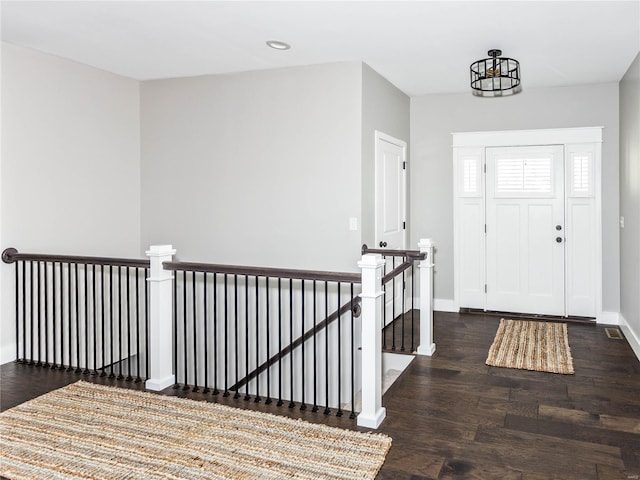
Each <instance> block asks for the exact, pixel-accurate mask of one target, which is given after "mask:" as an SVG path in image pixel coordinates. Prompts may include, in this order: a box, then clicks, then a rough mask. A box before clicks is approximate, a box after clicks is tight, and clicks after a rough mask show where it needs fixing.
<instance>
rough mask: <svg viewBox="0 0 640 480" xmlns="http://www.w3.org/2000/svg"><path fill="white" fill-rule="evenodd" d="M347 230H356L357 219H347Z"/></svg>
mask: <svg viewBox="0 0 640 480" xmlns="http://www.w3.org/2000/svg"><path fill="white" fill-rule="evenodd" d="M349 230H352V231H356V230H358V218H357V217H349Z"/></svg>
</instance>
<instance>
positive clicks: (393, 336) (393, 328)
mask: <svg viewBox="0 0 640 480" xmlns="http://www.w3.org/2000/svg"><path fill="white" fill-rule="evenodd" d="M395 268H396V257H394V256H392V257H391V271H392V272H393V270H395ZM391 287H392V290H391V292H392V293H391V295H392V296H393V297H392V299H391V339H392V340H391V350H395V349H396V277H395V276H394V277H393V279H392V280H391Z"/></svg>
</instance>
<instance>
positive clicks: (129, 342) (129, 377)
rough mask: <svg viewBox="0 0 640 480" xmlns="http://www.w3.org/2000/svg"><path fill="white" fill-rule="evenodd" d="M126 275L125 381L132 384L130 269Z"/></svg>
mask: <svg viewBox="0 0 640 480" xmlns="http://www.w3.org/2000/svg"><path fill="white" fill-rule="evenodd" d="M125 273H126V275H127V285H126V288H127V302H126V305H125V306H126V308H127V378H125V380H126V381H127V382H130V381H131V380H133V377H132V376H131V368H132V367H131V288H130V287H131V285H130V284H131V281H130V280H131V272H130V269H129V267H127V268H126V270H125Z"/></svg>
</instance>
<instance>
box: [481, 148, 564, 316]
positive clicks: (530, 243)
mask: <svg viewBox="0 0 640 480" xmlns="http://www.w3.org/2000/svg"><path fill="white" fill-rule="evenodd" d="M486 169H487V170H486V192H487V193H486V214H487V216H486V222H487V223H486V248H487V264H486V265H487V285H486V287H487V288H486V309H487V310H496V311H505V312H522V313H537V314H545V315H559V316H564V315H565V297H564V294H565V293H564V271H565V266H564V262H565V248H564V245H565V243H564V240H565V238H564V228H565V225H564V160H563V147H562V146H557V145H556V146H536V147H500V148H487V150H486Z"/></svg>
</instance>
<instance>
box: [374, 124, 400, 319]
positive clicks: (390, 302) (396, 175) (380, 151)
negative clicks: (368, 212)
mask: <svg viewBox="0 0 640 480" xmlns="http://www.w3.org/2000/svg"><path fill="white" fill-rule="evenodd" d="M406 150H407V146H406V143H405V142H403V141H401V140H398V139H395V138H393V137H390V136H388V135H385V134H382V133H380V132H376V150H375V151H376V169H375V175H376V191H375V197H376V213H375V225H376V226H375V235H376V238H375V243H376V245H375V247H374V248H385V249H393V250H398V249H399V250H404V249H405V248H406V238H405V232H406V215H405V212H406V191H407V187H406ZM400 262H401V260H396V266H397V265H399V264H400ZM393 266H394V265H393V259H392V258H391V257H389V258H388V259H387V265H386V271H387V272H389V271H391V269H392V268H393ZM402 291H403V289H402V281H401V280H396V281H395V282H394V283H393V284H389V285H387V288H386V296H385V305H386V308H385V314H384V317H385V318H384V320H385V324H388V323H390V322H391V321H392V320H393V318H395V317H396V316H398V315H400V314H401V313H402V312H401V308H402ZM392 292H393V294H392Z"/></svg>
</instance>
